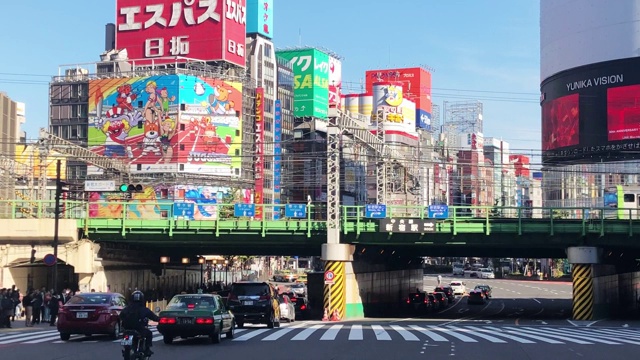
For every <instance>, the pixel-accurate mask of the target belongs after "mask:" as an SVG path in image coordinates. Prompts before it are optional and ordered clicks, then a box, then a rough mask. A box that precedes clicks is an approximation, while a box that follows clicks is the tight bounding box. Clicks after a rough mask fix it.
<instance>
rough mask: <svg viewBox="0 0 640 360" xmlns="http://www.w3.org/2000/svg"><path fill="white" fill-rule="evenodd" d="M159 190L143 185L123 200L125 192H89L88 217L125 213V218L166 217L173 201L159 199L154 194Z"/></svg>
mask: <svg viewBox="0 0 640 360" xmlns="http://www.w3.org/2000/svg"><path fill="white" fill-rule="evenodd" d="M160 191H161V190H160V188H158V189H156V188H154V187H153V186H144V187H143V191H142V192H139V193H133V194H131V199H130V200H125V199H124V195H125V194H122V193H116V192H90V193H89V217H91V218H101V219H122V216H123V215H125V216H126V218H127V219H144V220H158V219H163V218H166V217H167V214H169V212H170V211H171V208H172V206H173V202H172V201H169V200H161V199H159V197H158V196H157V195H156V194H157V193H160ZM127 195H128V194H127ZM125 204H126V210H125Z"/></svg>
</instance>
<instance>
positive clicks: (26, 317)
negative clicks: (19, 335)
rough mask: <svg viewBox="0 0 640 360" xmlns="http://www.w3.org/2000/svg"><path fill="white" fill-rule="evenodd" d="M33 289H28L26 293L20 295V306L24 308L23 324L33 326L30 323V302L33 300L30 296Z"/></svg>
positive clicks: (31, 311) (31, 314)
mask: <svg viewBox="0 0 640 360" xmlns="http://www.w3.org/2000/svg"><path fill="white" fill-rule="evenodd" d="M32 293H33V291H31V290H28V291H27V293H26V294H25V295H24V296H23V297H22V307H23V308H24V325H25V326H26V327H30V326H33V324H32V322H31V321H32V318H31V317H32V316H33V305H32V304H31V300H33V296H32Z"/></svg>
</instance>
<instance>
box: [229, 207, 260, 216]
mask: <svg viewBox="0 0 640 360" xmlns="http://www.w3.org/2000/svg"><path fill="white" fill-rule="evenodd" d="M255 214H256V205H255V204H235V205H234V206H233V216H235V217H253V216H255Z"/></svg>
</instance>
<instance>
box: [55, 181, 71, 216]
mask: <svg viewBox="0 0 640 360" xmlns="http://www.w3.org/2000/svg"><path fill="white" fill-rule="evenodd" d="M69 191H70V189H69V184H68V183H66V182H64V181H60V180H57V181H56V208H55V209H53V211H54V214H55V215H56V216H60V214H64V211H65V203H64V202H61V200H67V199H68V194H69Z"/></svg>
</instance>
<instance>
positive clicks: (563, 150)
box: [540, 58, 640, 164]
mask: <svg viewBox="0 0 640 360" xmlns="http://www.w3.org/2000/svg"><path fill="white" fill-rule="evenodd" d="M638 66H640V58H629V59H621V60H613V61H606V62H602V63H597V64H591V65H586V66H581V67H579V68H574V69H570V70H566V71H563V72H560V73H558V74H556V75H554V76H552V77H550V78H548V79H546V80H545V81H544V82H543V83H542V85H541V97H540V99H541V107H542V133H541V136H542V139H541V140H542V161H543V163H545V164H571V163H593V162H607V161H622V160H632V159H638V158H640V72H638V71H637V69H638Z"/></svg>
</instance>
